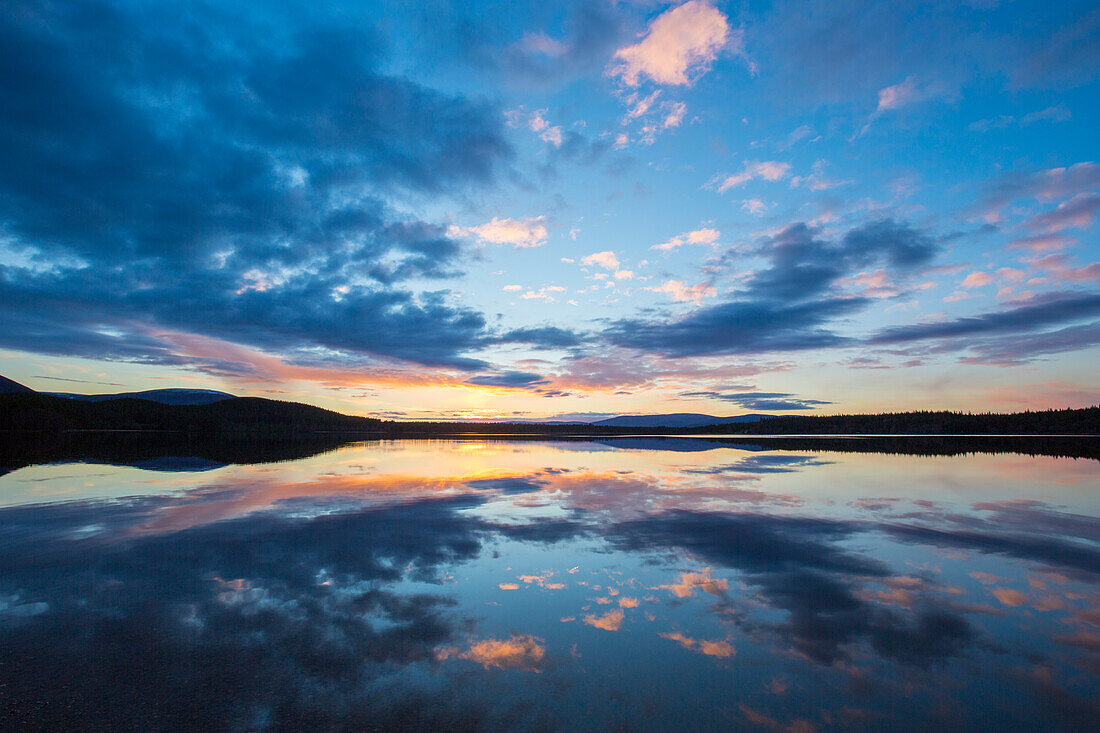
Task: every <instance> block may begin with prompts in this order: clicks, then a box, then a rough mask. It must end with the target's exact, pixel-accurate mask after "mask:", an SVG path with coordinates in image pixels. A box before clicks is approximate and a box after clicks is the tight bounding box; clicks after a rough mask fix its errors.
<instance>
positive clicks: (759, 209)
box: [741, 199, 768, 215]
mask: <svg viewBox="0 0 1100 733" xmlns="http://www.w3.org/2000/svg"><path fill="white" fill-rule="evenodd" d="M741 208H742V209H744V210H745V211H747V212H749V213H750V214H755V215H760V214H763V213H764V212H765V211H767V210H768V205H767V204H766V203H764V201H763V200H761V199H746V200H744V201H742V202H741Z"/></svg>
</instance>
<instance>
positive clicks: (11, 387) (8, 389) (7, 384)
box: [0, 377, 34, 394]
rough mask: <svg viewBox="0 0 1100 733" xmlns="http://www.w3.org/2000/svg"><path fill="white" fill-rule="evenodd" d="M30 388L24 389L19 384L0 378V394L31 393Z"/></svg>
mask: <svg viewBox="0 0 1100 733" xmlns="http://www.w3.org/2000/svg"><path fill="white" fill-rule="evenodd" d="M33 391H34V390H33V389H31V388H30V387H24V386H23V385H22V384H20V383H19V382H16V381H15V380H13V379H8V378H7V377H0V394H17V393H19V392H33Z"/></svg>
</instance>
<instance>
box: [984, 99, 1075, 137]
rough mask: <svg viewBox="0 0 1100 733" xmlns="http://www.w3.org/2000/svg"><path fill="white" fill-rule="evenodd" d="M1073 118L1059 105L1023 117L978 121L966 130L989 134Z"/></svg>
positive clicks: (1004, 117) (1008, 116)
mask: <svg viewBox="0 0 1100 733" xmlns="http://www.w3.org/2000/svg"><path fill="white" fill-rule="evenodd" d="M1072 116H1073V115H1072V114H1071V113H1070V111H1069V109H1068V108H1067V107H1066V106H1065V105H1064V104H1058V105H1055V106H1053V107H1047V108H1046V109H1042V110H1039V111H1037V112H1029V113H1028V114H1026V115H1024V116H1023V117H1016V116H1015V115H1001V116H999V117H994V118H991V119H984V120H977V121H976V122H971V123H970V124H969V125H967V127H966V129H968V130H971V131H973V132H989V131H990V130H1003V129H1005V128H1007V127H1028V126H1029V125H1033V124H1035V123H1036V122H1041V121H1046V122H1065V121H1067V120H1069V119H1070V118H1071V117H1072Z"/></svg>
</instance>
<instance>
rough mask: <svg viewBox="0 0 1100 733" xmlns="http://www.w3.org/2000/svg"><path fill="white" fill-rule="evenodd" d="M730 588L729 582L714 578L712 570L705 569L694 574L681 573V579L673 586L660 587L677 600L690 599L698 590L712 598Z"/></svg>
mask: <svg viewBox="0 0 1100 733" xmlns="http://www.w3.org/2000/svg"><path fill="white" fill-rule="evenodd" d="M728 586H729V582H728V581H726V580H725V579H723V578H712V577H711V576H710V568H703V569H702V570H700V571H698V572H694V573H680V578H679V580H677V581H676V582H675V583H673V584H672V585H659V586H657V587H658V588H663V589H665V590H667V591H668V592H669V593H671V594H672V595H674V596H676V597H677V598H690V597H691V595H692V593H694V592H695V591H696V590H701V591H703V592H704V593H709V594H710V595H712V596H717V595H721V594H722V592H723V591H724V590H726V588H727V587H728Z"/></svg>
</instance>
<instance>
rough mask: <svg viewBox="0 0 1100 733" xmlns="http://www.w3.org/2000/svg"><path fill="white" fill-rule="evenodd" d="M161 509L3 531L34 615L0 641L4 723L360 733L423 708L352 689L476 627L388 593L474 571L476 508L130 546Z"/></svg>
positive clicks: (253, 528) (0, 632) (458, 504)
mask: <svg viewBox="0 0 1100 733" xmlns="http://www.w3.org/2000/svg"><path fill="white" fill-rule="evenodd" d="M206 498H207V499H209V498H211V497H210V496H208V497H206ZM164 503H165V500H164V499H163V498H159V499H149V500H140V499H139V500H127V501H123V502H119V503H117V504H111V503H110V502H103V503H98V502H96V503H83V502H78V503H67V504H57V505H52V506H36V507H24V508H17V509H9V510H5V511H4V512H2V513H0V525H2V526H3V527H4V531H5V534H6V536H9V537H13V538H18V540H19V541H18V543H17V544H13V545H12V546H11V547H10V548H9V549H8V551H5V553H4V554H3V557H2V558H0V566H2V568H3V577H4V585H5V589H11V588H15V589H18V590H17V592H18V593H19V594H21V597H22V598H24V600H25V601H26V603H22V604H20V605H23V606H27V611H28V612H27V613H26V614H24V615H23V617H22V618H20V619H18V621H17V622H16V623H10V622H5V623H4V624H0V648H2V649H3V653H4V659H5V680H6V686H5V689H4V692H3V695H4V698H5V700H6V704H5V709H6V711H7V714H8V715H9V716H15V717H9V720H18V719H21V720H22V723H23V724H24V725H26V726H28V727H36V728H41V727H67V725H68V724H71V725H76V726H77V727H83V725H84V724H86V723H87V721H89V720H95V721H96V724H97V725H99V726H102V727H104V728H112V727H114V728H117V727H127V726H128V725H131V724H133V721H136V720H142V719H145V718H146V716H148V715H152V716H153V717H152V720H155V721H156V722H157V727H203V728H231V727H237V726H238V724H239V726H241V727H254V725H255V719H254V718H255V716H256V715H258V714H260V712H261V711H267V712H266V713H265V714H266V715H268V716H272V717H271V719H270V720H268V721H267V725H270V726H273V727H298V725H300V724H301V723H302V722H303V721H305V720H312V721H314V723H315V724H320V723H325V725H324V726H322V727H327V726H329V725H336V724H337V721H342V722H343V723H344V724H348V723H349V722H354V721H357V720H361V721H362V722H364V723H365V722H366V720H370V719H371V718H370V716H369V715H368V713H374V714H375V715H379V714H382V713H383V711H384V710H385V709H386V708H387V707H389V706H390V705H396V706H402V705H404V700H403V698H404V696H405V695H406V694H409V695H413V696H415V694H416V691H415V689H413V690H409V691H407V692H406V691H403V690H394V691H393V692H392V693H391V694H389V695H379V694H372V693H371V692H370V691H369V689H368V688H369V685H365V686H363V687H361V688H360V692H358V693H351V692H350V690H351V688H353V687H359V683H364V682H368V681H370V680H372V679H378V680H381V679H385V677H386V675H387V674H389V673H391V672H392V671H393V670H394V669H401V668H403V667H404V666H405V665H408V664H410V663H412V662H417V661H420V662H431V661H432V660H433V659H434V649H435V648H436V647H437V646H438V645H440V644H443V643H447V642H451V641H453V639H454V638H455V635H456V634H457V633H458V632H459V631H461V630H462V629H463V628H464V627H465V625H466V621H465V620H463V619H462V618H458V617H456V616H455V615H454V614H453V606H454V603H455V602H454V601H453V599H451V598H449V597H447V596H446V595H443V594H435V593H431V594H428V593H398V592H395V591H394V590H393V588H392V586H391V585H390V584H392V583H395V582H397V581H400V580H401V579H403V578H406V577H409V578H415V579H419V580H422V581H423V580H427V581H432V580H434V581H435V582H438V579H439V576H440V568H441V567H442V566H444V565H449V564H451V563H454V562H456V561H462V560H469V559H471V558H472V557H475V556H476V555H477V554H478V552H479V551H480V540H479V537H478V534H477V533H478V527H477V524H476V521H471V520H469V519H466V518H463V516H462V515H461V513H460V512H459V510H460V509H462V508H463V507H468V506H470V505H471V503H470V501H469V500H467V499H452V500H442V501H430V500H429V501H422V502H417V503H415V504H413V505H408V506H399V507H394V508H388V509H380V510H373V511H371V510H368V511H362V510H358V511H356V510H351V511H345V512H343V513H340V514H335V515H323V516H320V517H314V518H302V519H293V518H291V517H288V516H285V515H282V514H280V515H278V516H276V515H271V514H268V515H254V516H250V517H243V518H240V519H236V520H231V521H228V522H224V523H217V522H216V523H213V524H208V525H204V526H200V527H197V528H193V529H187V530H183V531H181V532H176V533H168V534H163V535H145V534H142V533H141V532H140V531H139V532H137V533H136V534H133V535H131V536H129V537H128V538H127V537H126V535H127V528H133V527H134V526H135V525H136V524H137V523H140V522H142V521H143V520H144V519H148V518H149V517H150V516H153V515H155V514H156V512H157V510H158V507H160V506H161V505H163V504H164ZM89 521H94V522H96V523H97V524H96V529H97V530H98V533H95V532H93V533H92V534H91V535H90V536H89V535H87V534H82V533H81V531H80V528H81V527H84V526H87V523H88V522H89ZM9 529H11V530H13V531H14V534H10V535H9V534H7V533H8V530H9ZM123 538H126V539H125V541H119V540H121V539H123ZM11 675H15V676H14V677H12V676H11ZM47 680H48V682H47ZM305 689H309V690H310V695H309V696H308V697H309V698H310V699H309V700H307V699H306V698H305V697H303V695H302V691H303V690H305ZM150 690H156V696H155V700H154V699H153V698H151V697H150V696H149V691H150ZM432 707H433V710H432V711H427V712H425V714H428V715H438V714H440V713H442V712H443V711H444V710H445V708H446V705H439V704H435V703H433V705H432ZM326 711H327V712H326ZM382 717H383V718H386V717H387V716H386V715H384V714H383V715H382ZM81 721H82V722H81Z"/></svg>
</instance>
